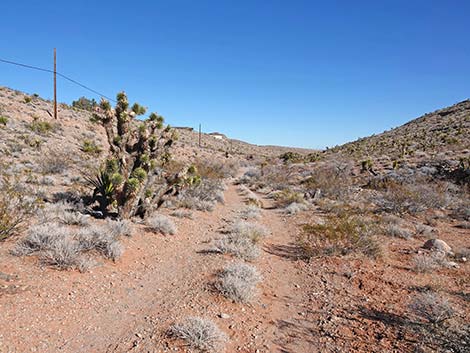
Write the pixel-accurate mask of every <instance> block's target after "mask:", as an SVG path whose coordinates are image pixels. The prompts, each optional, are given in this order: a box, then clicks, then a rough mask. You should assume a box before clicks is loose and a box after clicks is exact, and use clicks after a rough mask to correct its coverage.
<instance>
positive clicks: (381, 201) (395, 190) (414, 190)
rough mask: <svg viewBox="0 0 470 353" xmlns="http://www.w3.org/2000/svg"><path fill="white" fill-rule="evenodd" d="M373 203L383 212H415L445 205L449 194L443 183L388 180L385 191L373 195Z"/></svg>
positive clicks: (448, 199) (447, 202)
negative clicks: (405, 182)
mask: <svg viewBox="0 0 470 353" xmlns="http://www.w3.org/2000/svg"><path fill="white" fill-rule="evenodd" d="M374 201H375V203H376V204H377V205H378V206H379V208H380V209H382V210H383V211H385V212H390V213H395V214H403V213H410V214H415V213H419V212H423V211H425V210H428V209H439V208H444V207H446V206H447V205H448V204H449V202H450V196H449V194H448V193H447V190H446V187H445V185H443V184H431V183H429V182H415V183H409V184H404V183H398V182H393V181H392V182H388V183H387V184H386V187H385V192H383V193H380V195H379V196H375V200H374Z"/></svg>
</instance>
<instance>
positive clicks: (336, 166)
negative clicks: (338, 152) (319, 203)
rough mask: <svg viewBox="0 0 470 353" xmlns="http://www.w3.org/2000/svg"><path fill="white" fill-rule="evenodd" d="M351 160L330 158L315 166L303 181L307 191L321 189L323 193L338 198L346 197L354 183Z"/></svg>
mask: <svg viewBox="0 0 470 353" xmlns="http://www.w3.org/2000/svg"><path fill="white" fill-rule="evenodd" d="M351 171H352V164H351V162H350V161H340V160H329V161H325V162H323V163H321V164H319V165H318V166H317V167H315V168H314V169H313V170H312V172H311V174H310V176H309V177H308V178H306V179H305V180H303V181H302V187H303V188H304V189H305V191H307V192H308V191H310V190H321V192H322V194H323V195H325V196H327V197H329V198H332V199H338V198H342V197H344V196H345V195H346V194H347V193H348V191H349V188H350V186H351V184H352V179H351Z"/></svg>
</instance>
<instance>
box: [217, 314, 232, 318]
mask: <svg viewBox="0 0 470 353" xmlns="http://www.w3.org/2000/svg"><path fill="white" fill-rule="evenodd" d="M219 317H220V318H222V319H230V315H229V314H225V313H221V314H219Z"/></svg>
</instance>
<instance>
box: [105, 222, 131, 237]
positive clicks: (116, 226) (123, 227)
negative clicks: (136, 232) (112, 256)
mask: <svg viewBox="0 0 470 353" xmlns="http://www.w3.org/2000/svg"><path fill="white" fill-rule="evenodd" d="M105 226H106V228H107V230H108V232H110V233H111V235H112V236H113V237H114V238H120V237H122V236H126V237H130V236H132V222H130V221H129V220H126V219H118V220H116V221H113V220H110V219H108V220H107V221H106V224H105Z"/></svg>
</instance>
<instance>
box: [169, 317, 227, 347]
mask: <svg viewBox="0 0 470 353" xmlns="http://www.w3.org/2000/svg"><path fill="white" fill-rule="evenodd" d="M169 334H170V336H172V337H175V338H179V339H182V340H184V341H185V342H186V344H187V345H188V346H189V347H191V348H194V349H199V350H201V351H205V352H214V353H218V352H221V351H222V350H223V347H224V344H225V342H226V341H227V335H226V334H225V333H224V332H223V331H221V330H220V329H219V328H218V327H217V325H216V324H215V323H213V322H212V321H210V320H207V319H203V318H200V317H189V318H187V319H186V320H184V321H183V322H182V323H178V324H174V325H173V326H171V327H170V330H169Z"/></svg>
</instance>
